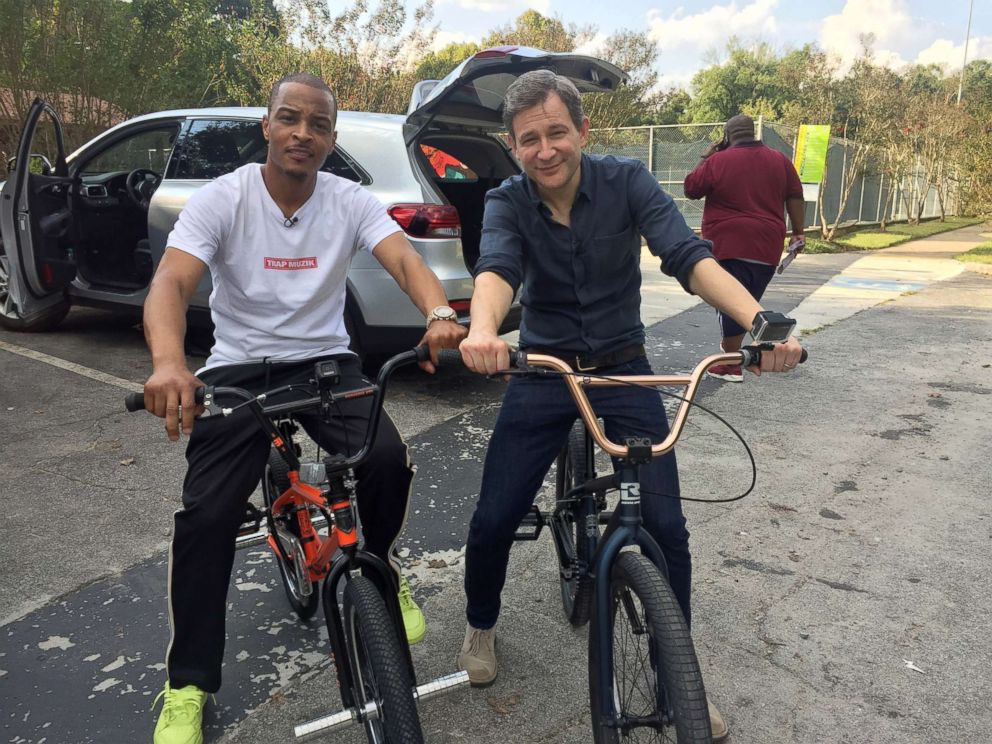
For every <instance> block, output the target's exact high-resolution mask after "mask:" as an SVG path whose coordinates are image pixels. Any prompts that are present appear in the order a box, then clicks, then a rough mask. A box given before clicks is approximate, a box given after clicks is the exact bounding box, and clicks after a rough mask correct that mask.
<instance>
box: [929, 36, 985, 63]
mask: <svg viewBox="0 0 992 744" xmlns="http://www.w3.org/2000/svg"><path fill="white" fill-rule="evenodd" d="M990 57H992V36H978V37H975V36H973V37H971V39H970V40H969V42H968V61H969V62H971V61H973V60H976V59H988V58H990ZM915 61H916V63H917V64H920V65H931V64H933V65H940V66H941V67H942V68H943V69H944V70H945V71H950V70H960V69H961V62H963V61H964V42H961V43H960V44H955V43H954V42H953V41H948V40H947V39H937V40H936V41H935V42H933V44H931V45H930V46H928V47H927V48H926V49H924V50H923V51H922V52H920V53H919V55H918V56H917V57H916V60H915Z"/></svg>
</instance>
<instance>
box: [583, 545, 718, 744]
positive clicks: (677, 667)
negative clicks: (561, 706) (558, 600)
mask: <svg viewBox="0 0 992 744" xmlns="http://www.w3.org/2000/svg"><path fill="white" fill-rule="evenodd" d="M608 615H609V620H608V627H606V628H599V627H597V625H598V623H597V621H596V614H595V613H593V618H592V625H591V626H590V630H589V695H590V703H591V705H590V707H591V710H592V725H593V737H594V740H595V742H596V744H616V743H617V742H620V741H624V742H675V743H677V744H710V742H712V741H713V738H712V734H711V732H710V717H709V710H708V708H707V705H706V691H705V689H704V688H703V677H702V674H701V673H700V671H699V662H698V661H697V660H696V652H695V650H694V649H693V646H692V638H691V637H690V635H689V630H688V628H686V625H685V620H684V618H683V617H682V610H681V609H680V608H679V604H678V602H677V601H676V599H675V595H674V594H672V590H671V588H670V587H669V586H668V582H666V581H665V579H664V577H663V576H662V574H661V572H660V571H659V570H658V567H657V566H655V565H654V564H653V563H652V562H651V561H650V560H648V559H647V558H646V557H645V556H643V555H641V554H640V553H632V552H623V553H620V555H619V556H617V559H616V561H615V562H614V564H613V571H612V575H611V577H610V608H609V612H608ZM604 632H605V633H607V634H609V636H610V638H611V639H612V646H613V669H612V674H611V675H609V676H610V678H611V680H612V689H610V690H608V691H606V692H607V697H608V698H610V699H612V700H613V708H614V710H613V714H612V715H611V714H610V712H608V711H604V710H601V705H600V697H601V692H602V691H601V690H600V689H599V675H598V669H599V666H600V664H601V663H602V661H601V659H600V658H599V650H598V644H597V643H596V639H597V638H598V637H599V634H600V633H604Z"/></svg>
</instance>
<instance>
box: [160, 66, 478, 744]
mask: <svg viewBox="0 0 992 744" xmlns="http://www.w3.org/2000/svg"><path fill="white" fill-rule="evenodd" d="M336 117H337V105H336V101H335V98H334V93H333V92H332V91H331V89H330V88H329V87H328V86H327V84H326V83H324V81H322V80H321V79H320V78H317V77H315V76H313V75H308V74H304V73H298V74H294V75H289V76H287V77H284V78H283V79H282V80H280V81H279V82H277V83H276V84H275V85H274V86H273V88H272V93H271V95H270V97H269V109H268V114H267V115H266V116H265V117H264V118H263V119H262V131H263V132H264V134H265V138H266V140H268V142H269V150H268V155H267V158H266V161H265V163H264V165H258V164H251V165H246V166H243V167H241V168H239V169H238V170H236V171H235V172H234V173H231V174H228V175H226V176H223V177H221V178H218V179H217V180H216V181H214V182H212V183H210V184H208V185H207V186H204V187H203V188H202V189H200V190H199V191H197V192H196V194H194V195H193V197H192V198H191V199H190V200H189V202H188V203H187V205H186V208H185V209H184V210H183V212H182V214H181V215H180V217H179V220H178V222H177V223H176V226H175V228H174V229H173V231H172V233H171V234H170V235H169V240H168V248H167V249H166V251H165V255H164V256H163V258H162V262H161V264H160V265H159V267H158V270H157V272H156V274H155V278H154V280H153V281H152V285H151V288H150V290H149V293H148V299H147V301H146V302H145V317H144V322H145V336H146V338H147V341H148V346H149V349H150V350H151V355H152V364H153V372H152V375H151V377H149V378H148V381H147V382H146V383H145V406H146V408H147V409H148V410H149V411H151V412H152V413H154V414H155V415H157V416H159V417H162V418H164V419H165V428H166V432H167V433H168V436H169V438H170V439H172V440H173V441H176V440H178V439H179V430H180V427H181V428H182V431H183V433H184V434H186V435H187V436H188V437H189V444H188V446H187V449H186V459H187V462H188V465H189V467H188V470H187V474H186V479H185V482H184V484H183V508H182V509H181V510H179V511H178V512H176V524H175V532H174V535H173V539H172V546H171V550H170V556H169V617H170V624H171V626H172V640H171V642H170V644H169V649H168V652H167V658H166V667H167V672H168V681H167V682H166V685H165V689H164V690H163V697H164V698H165V701H164V704H163V709H162V713H161V715H160V716H159V720H158V725H157V726H156V728H155V744H179V743H180V742H181V743H182V744H187V743H198V742H202V741H203V734H202V722H203V703H204V702H205V700H206V696H207V693H211V692H216V691H217V689H218V688H219V687H220V682H221V663H222V659H223V653H224V637H225V630H224V626H225V611H226V601H227V599H226V598H227V590H228V585H229V583H230V577H231V570H232V567H233V563H234V539H235V535H236V533H237V529H238V527H239V525H240V523H241V520H242V518H243V516H244V513H245V504H246V502H247V500H248V497H249V496H250V495H251V493H252V491H254V489H255V487H256V486H257V484H258V482H259V480H260V479H261V476H262V474H263V471H264V468H265V463H266V460H267V457H268V453H269V448H270V444H269V441H268V438H267V437H266V435H265V434H264V433H263V432H262V431H261V430H260V429H259V428H258V427H257V426H256V425H255V424H254V423H253V420H252V419H251V415H250V413H249V412H247V411H243V412H241V413H246V414H247V416H242V415H240V413H236V414H235V415H233V416H230V417H212V418H207V419H203V420H201V421H199V422H197V423H196V425H195V427H194V417H195V416H196V415H197V414H199V413H200V412H201V410H202V408H201V407H200V406H197V405H196V403H195V402H194V391H195V390H196V388H198V387H201V386H203V385H204V384H209V385H225V386H234V387H241V388H245V389H247V390H250V391H252V392H262V391H264V390H267V389H271V388H274V387H277V386H280V385H285V384H290V383H301V384H305V383H306V382H307V381H308V380H309V378H310V377H311V376H312V372H313V367H314V362H315V360H317V359H335V360H337V362H338V364H339V366H340V369H341V378H342V382H343V383H344V384H354V385H356V386H358V385H360V384H361V370H360V366H359V361H358V358H357V357H356V356H355V355H354V354H352V353H351V352H350V351H348V343H349V339H348V333H347V332H346V330H345V326H344V318H343V313H344V302H345V278H346V276H347V273H348V268H349V266H350V264H351V259H352V257H353V256H354V254H355V253H356V252H357V251H360V250H366V251H371V252H372V254H373V255H374V256H375V257H376V259H378V261H379V262H380V263H381V264H382V265H383V267H385V269H386V270H387V271H388V272H389V273H390V274H391V275H392V276H393V278H394V279H395V280H396V282H397V283H398V284H399V285H400V287H401V288H402V289H403V290H404V292H406V294H407V295H409V297H410V299H411V300H413V302H414V304H416V305H417V307H419V308H420V309H421V311H422V312H423V313H424V315H425V316H426V317H427V318H428V325H427V332H426V333H425V335H424V338H423V343H425V344H428V345H429V346H430V348H431V354H432V357H433V359H435V360H436V354H437V350H438V349H440V348H455V347H457V346H458V343H459V342H460V341H461V339H462V338H464V336H465V333H466V332H465V329H464V328H462V327H461V326H460V325H459V324H458V323H457V322H455V321H454V320H453V319H452V318H453V317H454V314H453V312H452V311H450V308H449V307H448V304H447V298H446V297H445V294H444V290H443V289H442V287H441V284H440V282H439V281H438V279H437V277H436V276H435V275H434V274H433V272H431V270H430V269H429V268H428V267H427V266H426V264H424V262H423V260H422V259H421V257H420V256H419V254H418V253H417V252H416V251H415V250H414V249H413V247H412V246H411V245H410V244H409V242H408V241H407V240H406V238H405V237H404V235H403V233H402V231H401V230H400V228H399V226H398V225H397V224H396V223H395V222H394V221H393V220H392V219H391V218H390V217H389V216H388V215H387V214H386V211H385V209H384V208H383V206H382V205H381V204H379V202H378V201H377V200H376V199H375V197H374V196H372V194H370V193H369V192H368V191H366V190H365V189H363V188H362V187H361V186H359V185H358V184H355V183H352V182H350V181H348V180H346V179H342V178H339V177H337V176H334V175H331V174H329V173H323V172H320V171H319V169H320V167H321V165H322V164H323V163H324V160H325V159H326V157H327V156H328V155H329V154H330V153H331V151H332V150H333V148H334V141H335V137H336V132H335V128H334V127H335V119H336ZM208 268H209V270H210V275H211V278H212V280H213V287H214V288H213V292H212V293H211V295H210V311H211V317H212V319H213V322H214V325H215V331H214V337H215V344H214V346H213V348H212V349H211V352H210V356H209V358H208V359H207V363H206V365H205V366H204V368H203V369H201V370H199V371H198V372H197V374H196V375H194V374H193V373H191V372H190V370H189V369H188V368H187V366H186V356H185V354H184V351H183V340H184V336H185V332H186V320H185V318H186V310H187V307H188V304H189V300H190V297H192V295H193V292H194V291H195V289H196V287H197V285H198V284H199V282H200V279H201V277H202V276H203V272H204V271H206V270H207V269H208ZM421 366H423V367H424V369H425V370H426V371H428V372H433V371H434V366H433V364H432V363H431V362H425V363H424V364H423V365H421ZM369 413H370V401H369V400H368V399H367V398H362V399H358V400H355V401H348V402H346V403H343V404H341V406H340V411H339V415H338V416H337V418H336V419H335V421H333V422H332V423H331V424H328V423H327V422H324V421H321V420H320V417H319V416H317V415H313V416H309V417H308V416H300V417H299V423H300V424H301V425H302V426H303V427H304V428H305V429H306V430H307V432H308V433H309V434H310V435H311V436H312V437H313V438H314V439H316V440H317V442H318V443H319V444H320V446H321V447H322V448H323V449H325V450H328V451H331V452H343V451H345V449H346V448H348V447H349V446H351V447H354V446H355V444H356V443H358V442H361V441H362V440H363V439H364V436H365V427H366V422H367V420H368V416H369ZM355 475H356V480H357V496H358V508H359V514H360V516H361V519H362V523H363V528H364V535H365V541H366V547H367V548H368V549H369V550H370V551H371V552H373V553H375V554H377V555H378V556H380V557H381V558H383V559H386V560H391V559H393V558H394V553H393V545H394V543H395V541H396V538H397V536H398V535H399V533H400V531H401V530H402V528H403V524H404V523H405V521H406V514H407V508H408V504H409V498H410V484H411V482H412V479H413V471H412V469H411V467H410V461H409V456H408V452H407V448H406V445H405V443H404V442H403V440H402V438H401V437H400V435H399V433H398V432H397V431H396V427H395V426H394V425H393V423H392V421H390V420H389V417H388V416H387V415H385V414H383V417H382V420H381V421H380V424H379V429H378V432H377V435H376V439H375V443H374V445H373V447H372V452H371V455H370V458H369V460H368V461H367V462H366V463H365V464H364V465H362V466H360V467H358V468H356V473H355ZM393 567H394V569H395V570H396V571H397V574H399V571H398V567H397V566H396V563H395V560H393ZM400 586H401V589H400V604H401V608H402V609H403V610H404V612H403V615H404V625H405V626H406V628H407V637H408V639H409V640H410V641H411V642H416V641H418V640H420V638H422V637H423V634H424V631H425V625H424V620H423V615H422V613H421V612H420V610H419V608H417V606H416V605H415V604H414V603H413V599H412V597H411V596H410V592H409V585H408V584H407V583H406V581H405V580H403V579H402V578H401V582H400Z"/></svg>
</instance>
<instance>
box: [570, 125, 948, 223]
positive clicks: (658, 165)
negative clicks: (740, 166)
mask: <svg viewBox="0 0 992 744" xmlns="http://www.w3.org/2000/svg"><path fill="white" fill-rule="evenodd" d="M757 124H758V137H759V138H760V139H761V140H762V141H763V142H764V143H765V144H766V145H768V146H769V147H772V148H774V149H776V150H779V151H780V152H783V153H785V154H786V155H787V156H788V157H789V158H790V159H791V158H792V157H793V155H794V149H795V141H796V134H797V129H796V127H790V126H787V125H784V124H777V123H772V122H762V121H761V120H759V121H758V122H757ZM722 136H723V122H717V123H710V124H673V125H665V126H645V127H622V128H619V129H593V130H591V131H590V133H589V145H588V147H587V151H588V152H591V153H601V154H611V155H623V156H625V157H630V158H636V159H637V160H640V161H642V162H644V163H645V164H646V165H647V167H648V169H649V170H650V171H651V172H652V173H653V174H654V176H655V177H656V178H657V179H658V183H659V184H661V186H662V188H664V189H665V191H667V192H668V193H669V194H671V196H672V198H673V199H674V200H675V203H676V205H677V206H678V208H679V210H680V211H681V212H682V214H683V216H684V217H685V219H686V222H688V223H689V226H690V227H693V228H695V229H698V228H699V226H700V223H701V221H702V215H703V201H702V200H692V199H688V198H686V196H685V191H684V189H683V182H684V181H685V177H686V175H687V174H688V173H689V172H691V171H692V169H693V168H695V167H696V166H697V165H698V164H699V158H700V156H701V155H702V154H703V153H704V152H705V151H706V149H707V148H708V147H709V146H710V144H711V143H713V142H716V141H717V140H719V139H720V137H722ZM852 147H853V143H851V142H850V141H848V140H845V139H843V138H841V137H831V138H830V145H829V147H828V150H827V172H826V178H825V181H824V183H823V184H821V189H823V198H822V200H820V201H818V202H811V203H807V205H806V227H812V226H815V225H819V224H821V214H820V209H821V205H820V202H822V209H823V211H824V215H823V216H825V218H826V219H825V220H822V221H825V222H826V224H828V225H832V224H833V223H834V220H835V219H836V218H837V212H838V210H839V209H840V208H841V206H842V197H843V189H844V184H845V183H847V182H848V181H847V179H848V171H849V168H850V166H849V162H848V158H849V156H850V151H851V148H852ZM924 192H925V193H926V197H925V204H924V208H923V214H922V217H923V218H924V219H926V218H929V217H939V216H940V204H939V203H938V198H937V189H936V187H935V186H934V185H933V184H930V185H928V184H926V183H925V181H924V179H923V177H922V175H920V173H919V171H917V173H916V175H914V176H912V177H908V178H904V179H902V180H901V182H896V183H894V182H893V180H892V179H891V178H886V177H885V176H884V175H883V174H881V173H879V172H878V169H877V168H874V167H873V164H872V163H871V162H869V163H868V165H867V166H866V167H865V168H863V169H862V172H861V173H860V174H858V175H856V176H854V178H853V182H852V183H851V189H850V195H849V197H848V199H847V202H846V204H844V205H843V209H844V211H843V216H842V219H841V220H840V224H841V225H854V224H874V223H878V222H881V221H882V216H883V215H884V216H885V220H886V221H887V222H891V221H898V220H905V219H907V210H906V202H907V201H908V202H909V203H910V204H911V205H914V207H913V208H914V209H915V204H916V201H917V200H918V199H919V196H920V194H922V193H924ZM956 207H957V200H956V199H955V198H954V195H953V194H952V195H951V197H950V198H949V199H948V203H947V204H945V210H946V213H947V214H955V213H956Z"/></svg>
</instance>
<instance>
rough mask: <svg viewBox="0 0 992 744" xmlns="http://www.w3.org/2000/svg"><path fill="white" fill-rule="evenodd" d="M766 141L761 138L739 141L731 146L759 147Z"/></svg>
mask: <svg viewBox="0 0 992 744" xmlns="http://www.w3.org/2000/svg"><path fill="white" fill-rule="evenodd" d="M763 144H764V143H763V142H762V141H761V140H759V139H753V140H747V141H745V142H738V143H737V144H736V145H731V147H758V146H760V145H763Z"/></svg>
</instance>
